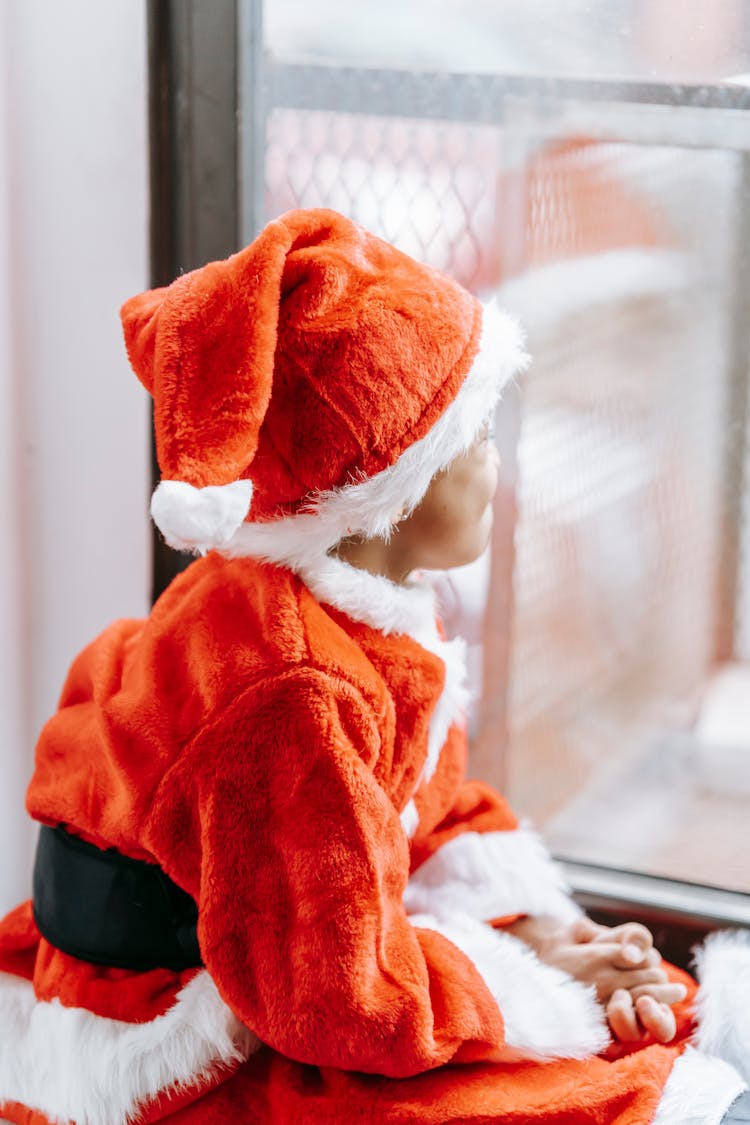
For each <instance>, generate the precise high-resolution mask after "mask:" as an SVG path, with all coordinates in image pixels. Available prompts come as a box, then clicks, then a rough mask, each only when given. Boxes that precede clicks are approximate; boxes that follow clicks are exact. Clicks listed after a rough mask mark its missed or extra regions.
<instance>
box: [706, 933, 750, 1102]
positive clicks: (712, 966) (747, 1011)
mask: <svg viewBox="0 0 750 1125" xmlns="http://www.w3.org/2000/svg"><path fill="white" fill-rule="evenodd" d="M695 963H696V968H697V976H698V980H699V981H700V988H699V990H698V995H697V998H696V1013H697V1016H698V1030H697V1032H696V1034H695V1042H696V1045H697V1046H698V1048H699V1049H700V1050H701V1051H702V1052H703V1053H704V1054H707V1055H716V1056H717V1057H718V1058H720V1059H723V1060H724V1061H725V1062H727V1063H729V1064H730V1065H731V1066H733V1067H735V1068H736V1069H737V1070H738V1071H739V1073H740V1074H741V1075H742V1077H743V1078H744V1080H745V1082H746V1083H747V1084H748V1085H750V932H747V931H722V932H719V933H715V934H711V935H710V937H708V938H707V939H706V941H705V943H704V945H703V946H702V947H700V948H699V949H698V950H696V956H695Z"/></svg>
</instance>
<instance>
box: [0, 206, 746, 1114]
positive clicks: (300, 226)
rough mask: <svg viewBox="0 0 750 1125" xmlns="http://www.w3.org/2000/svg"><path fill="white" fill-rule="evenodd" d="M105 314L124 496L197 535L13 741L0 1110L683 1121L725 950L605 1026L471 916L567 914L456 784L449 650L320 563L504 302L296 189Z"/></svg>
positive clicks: (694, 1105) (717, 1110) (702, 1104)
mask: <svg viewBox="0 0 750 1125" xmlns="http://www.w3.org/2000/svg"><path fill="white" fill-rule="evenodd" d="M122 315H123V323H124V328H125V337H126V342H127V347H128V352H129V355H130V359H131V362H132V365H133V367H134V369H135V372H136V374H137V375H138V377H139V378H140V379H141V381H142V382H143V383H144V384H145V386H146V387H147V389H148V390H149V391H150V393H151V394H152V395H153V398H154V417H155V428H156V437H157V452H158V457H159V464H160V467H161V472H162V483H161V484H160V485H159V488H158V489H157V491H156V493H155V495H154V500H153V504H152V511H153V513H154V518H155V519H156V521H157V523H158V524H159V526H160V527H161V529H162V531H163V533H164V535H165V537H166V539H167V541H168V542H170V543H171V544H172V545H174V546H176V547H179V548H183V549H185V548H187V549H193V550H194V551H196V552H197V553H199V554H200V555H201V557H200V558H198V559H197V561H195V562H193V563H192V565H191V566H190V567H189V568H188V569H187V570H186V571H185V572H184V573H183V574H181V575H180V576H179V577H178V578H177V579H176V580H175V581H174V582H173V583H172V585H171V586H170V587H169V589H168V590H167V591H166V592H165V593H164V594H163V595H162V597H161V598H160V599H159V601H158V602H157V603H156V605H155V607H154V609H153V611H152V613H151V615H150V616H149V617H148V619H147V620H145V621H141V620H124V621H118V622H116V623H115V624H114V625H112V626H111V627H110V628H108V629H107V630H105V632H104V633H102V635H101V636H100V637H98V638H97V639H96V640H95V641H93V642H92V644H91V645H90V646H89V647H88V648H86V649H85V650H84V651H83V652H82V653H81V654H80V656H79V657H78V658H77V659H76V660H75V661H74V663H73V666H72V668H71V670H70V673H69V675H68V678H67V681H66V683H65V686H64V689H63V692H62V696H61V699H60V706H59V710H58V712H57V714H56V715H54V717H53V718H52V719H51V720H50V721H49V722H48V724H47V725H46V726H45V728H44V730H43V732H42V735H41V737H40V740H39V744H38V748H37V753H36V766H35V771H34V775H33V779H32V782H31V785H30V788H29V793H28V808H29V811H30V813H31V815H32V816H33V817H34V818H36V819H37V820H38V821H40V822H41V824H42V826H43V827H42V829H41V836H40V846H39V854H38V858H37V865H36V873H35V886H34V901H33V905H32V903H31V902H29V903H25V904H23V905H21V906H19V907H18V908H17V909H16V910H15V911H14V912H12V913H11V914H10V915H9V916H8V917H7V918H5V920H4V921H3V922H2V923H1V924H0V1117H2V1118H5V1119H7V1120H8V1121H12V1122H15V1123H17V1125H47V1123H50V1122H55V1123H59V1125H63V1123H64V1125H70V1123H74V1125H120V1123H124V1122H143V1123H146V1122H154V1121H160V1120H162V1119H168V1120H169V1121H170V1122H174V1123H175V1125H177V1123H183V1122H184V1123H191V1125H193V1123H196V1125H197V1123H200V1125H219V1123H221V1125H225V1123H226V1122H232V1123H237V1125H245V1123H247V1125H251V1123H252V1125H255V1123H266V1122H273V1123H275V1122H282V1123H283V1122H295V1123H299V1125H301V1123H305V1122H325V1123H333V1125H337V1123H338V1125H344V1123H347V1125H348V1123H350V1122H352V1121H356V1120H362V1121H368V1122H412V1121H414V1122H417V1121H418V1122H432V1123H433V1125H445V1123H446V1122H467V1123H476V1125H479V1123H480V1122H495V1121H497V1122H506V1123H510V1125H522V1123H523V1125H527V1123H529V1122H535V1121H539V1122H550V1123H555V1125H563V1123H566V1125H574V1123H575V1125H585V1123H591V1125H593V1123H597V1125H601V1123H604V1122H615V1123H617V1125H642V1123H646V1122H650V1121H655V1122H658V1123H659V1125H677V1123H680V1125H685V1123H686V1122H688V1121H689V1122H694V1123H695V1125H698V1123H702V1125H711V1123H714V1122H718V1121H719V1120H720V1118H721V1116H722V1114H723V1112H724V1111H725V1110H726V1108H727V1106H729V1104H730V1103H731V1102H732V1101H733V1100H734V1099H735V1098H736V1097H737V1095H738V1094H739V1093H740V1092H741V1091H742V1090H743V1089H744V1087H745V1078H746V1077H747V1075H748V1071H750V1065H749V1064H748V1051H749V1050H750V1025H749V1023H748V1018H749V1017H748V1010H750V946H748V944H747V942H745V941H743V939H742V938H741V937H726V936H721V935H720V936H718V937H716V938H714V939H713V940H712V941H711V942H710V943H709V945H708V947H707V948H706V950H705V951H704V952H703V954H702V955H701V956H702V965H701V987H700V990H699V991H698V995H697V1000H696V997H695V986H694V985H693V984H692V982H690V995H689V997H688V1000H687V1001H686V1002H685V1004H683V1005H682V1006H681V1007H680V1009H679V1020H678V1023H679V1031H678V1037H677V1039H676V1040H675V1042H674V1043H671V1044H669V1045H667V1046H662V1045H659V1044H656V1043H654V1042H653V1041H649V1040H648V1039H646V1040H644V1042H643V1044H640V1045H639V1046H638V1047H637V1048H634V1047H632V1046H631V1047H625V1046H622V1045H617V1044H613V1043H611V1041H610V1037H609V1034H608V1028H607V1024H606V1020H605V1017H604V1012H603V1010H602V1008H601V1006H600V1005H599V1004H598V1003H597V1001H596V999H595V996H594V995H593V993H592V991H591V990H589V989H587V988H586V987H585V986H584V985H582V984H581V983H579V982H578V981H576V980H574V979H573V978H572V977H569V976H568V975H567V974H566V973H564V972H562V971H561V970H558V969H554V968H551V967H550V966H548V965H546V964H543V963H542V962H541V961H540V960H538V959H537V957H536V956H535V955H534V953H533V952H532V951H531V950H530V949H529V948H528V947H526V946H525V945H524V944H523V943H522V942H520V941H519V940H517V939H516V938H515V937H513V936H512V935H511V934H510V933H508V932H504V925H507V921H508V919H513V918H517V917H518V916H520V915H537V914H546V915H552V916H557V917H559V918H560V919H571V918H575V917H576V914H577V908H576V907H575V905H574V904H573V902H572V900H571V899H570V897H569V896H568V893H567V891H566V888H565V886H564V883H563V881H562V879H561V877H560V874H559V872H558V870H557V869H556V867H555V866H554V864H553V863H552V862H551V860H550V859H549V857H548V856H547V855H546V853H545V852H544V849H543V848H542V846H541V844H540V843H539V841H538V840H537V839H536V837H535V836H534V835H533V833H532V832H530V831H529V830H528V829H526V828H524V827H520V826H519V824H518V822H517V820H516V818H515V816H514V815H513V813H512V812H511V810H510V809H509V808H508V806H507V805H506V804H505V802H504V801H503V800H502V798H501V797H499V796H498V795H497V794H495V793H494V792H493V791H491V790H490V789H489V788H488V787H487V786H485V785H483V784H481V783H478V782H470V781H467V780H465V777H464V770H465V758H466V745H465V735H464V729H463V714H462V711H463V705H464V702H465V690H466V687H465V684H464V669H463V657H462V648H461V644H460V642H458V641H450V642H449V641H447V640H445V639H444V638H443V636H442V634H441V632H440V629H439V626H438V624H437V622H436V616H435V612H436V611H435V605H434V602H433V597H432V594H431V592H430V590H429V588H428V587H427V586H423V585H421V584H420V583H419V582H418V581H413V582H410V583H407V584H406V585H396V584H394V583H392V582H390V581H389V580H387V579H386V578H383V577H378V576H376V575H373V574H370V573H368V572H366V571H362V570H358V569H355V568H353V567H351V566H349V565H347V564H346V563H345V562H343V561H341V560H340V559H338V558H336V557H335V556H333V555H332V554H331V549H332V548H333V547H334V546H335V545H336V544H337V543H338V542H339V541H340V540H341V539H342V538H344V537H346V536H347V535H350V534H352V533H355V532H356V533H359V534H362V535H364V536H377V535H382V534H385V533H387V532H388V528H389V522H390V520H391V518H392V514H393V512H394V510H395V509H396V508H398V507H401V508H405V509H406V510H410V509H412V508H413V507H414V506H415V505H416V504H418V502H419V501H420V499H421V498H422V497H423V496H424V494H425V492H426V490H427V488H428V485H429V483H430V481H431V480H432V478H433V477H434V476H435V474H436V473H437V472H439V471H440V470H441V469H443V468H445V467H446V466H448V465H449V464H450V463H451V461H452V460H453V459H454V458H455V457H456V456H457V455H459V454H460V453H462V452H463V451H465V450H467V449H468V448H469V447H470V446H471V445H472V443H473V442H474V441H475V439H476V437H477V434H478V433H479V432H480V430H481V429H482V427H483V425H484V424H485V422H486V420H487V418H488V416H489V415H490V413H491V412H492V411H493V409H494V407H495V405H496V403H497V400H498V398H499V396H500V394H501V391H502V387H503V385H504V384H505V383H506V382H507V381H508V380H509V379H511V378H512V377H513V375H514V373H515V372H517V371H518V370H519V369H520V368H521V367H522V366H523V363H524V361H525V357H524V353H523V345H522V340H521V337H520V334H519V330H518V328H517V326H516V325H515V323H514V322H513V321H512V320H510V319H509V318H507V317H505V316H503V314H501V313H499V312H497V311H496V310H492V309H484V308H483V307H482V306H481V305H480V303H479V302H478V301H477V300H476V299H475V298H474V297H472V296H471V295H469V294H468V293H467V292H466V291H465V290H463V289H462V288H461V287H460V286H459V285H457V284H456V283H455V282H453V281H451V280H450V279H448V278H446V277H444V276H442V275H441V274H438V273H436V272H435V271H433V270H430V269H427V268H426V267H424V266H422V265H419V264H417V263H416V262H414V261H412V260H411V259H409V258H407V257H406V256H404V255H403V254H401V253H399V252H398V251H396V250H395V249H394V248H393V247H391V246H389V245H387V244H385V243H383V242H381V241H380V240H378V239H377V238H374V237H373V236H371V235H369V234H367V233H366V232H365V231H363V230H362V229H361V228H360V227H358V226H356V225H355V224H353V223H351V222H349V221H348V220H346V219H344V218H342V217H341V216H339V215H337V214H335V213H333V212H329V211H309V212H291V213H289V214H287V215H285V216H283V217H282V218H280V219H278V220H276V221H274V222H272V223H271V224H270V225H269V226H268V227H267V228H266V229H265V230H264V231H263V233H262V234H261V235H260V236H259V237H258V239H256V241H255V242H253V243H252V245H251V246H249V247H248V248H246V249H245V250H243V251H242V252H241V253H239V254H236V255H235V256H233V257H232V258H229V259H228V260H227V261H225V262H216V263H212V264H210V265H208V266H206V267H204V268H203V269H200V270H197V271H195V272H193V273H190V274H187V275H185V276H183V277H180V278H179V279H178V280H177V281H175V282H174V283H173V284H172V285H170V286H169V287H167V288H163V289H158V290H154V291H151V292H148V293H145V294H142V295H141V296H138V297H136V298H134V299H132V300H131V301H129V302H127V303H126V305H125V306H124V308H123V313H122ZM671 973H672V976H673V978H680V979H686V980H687V979H688V978H684V977H683V976H682V975H681V974H680V973H679V971H678V970H671ZM696 1012H697V1016H696Z"/></svg>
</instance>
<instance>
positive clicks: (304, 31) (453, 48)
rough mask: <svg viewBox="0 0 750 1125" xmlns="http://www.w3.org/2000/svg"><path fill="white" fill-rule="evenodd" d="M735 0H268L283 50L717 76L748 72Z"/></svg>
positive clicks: (702, 78)
mask: <svg viewBox="0 0 750 1125" xmlns="http://www.w3.org/2000/svg"><path fill="white" fill-rule="evenodd" d="M749 28H750V12H749V10H748V5H747V4H746V3H743V0H609V2H604V3H601V2H597V3H592V2H590V0H566V2H565V3H560V2H559V0H504V2H503V0H471V2H466V0H443V2H442V3H440V4H439V5H436V4H435V3H434V0H357V2H354V3H349V4H341V3H339V2H338V0H319V2H318V3H316V4H310V3H308V2H307V0H267V3H266V4H265V29H266V30H265V38H266V44H267V46H268V47H270V49H271V50H272V51H273V52H274V53H276V54H278V55H280V56H283V57H287V58H288V57H295V58H301V57H305V58H308V59H314V60H317V61H337V62H351V63H354V64H357V65H366V66H394V67H407V68H425V69H437V70H445V69H449V70H457V71H463V72H470V73H496V74H558V75H568V76H575V77H585V76H602V77H604V76H606V77H623V78H634V79H635V78H637V79H648V80H649V81H654V80H656V81H665V82H698V83H700V82H707V81H717V80H720V79H723V78H727V77H728V76H731V75H736V74H741V73H743V72H745V71H748V70H750V31H749Z"/></svg>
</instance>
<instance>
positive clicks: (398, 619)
mask: <svg viewBox="0 0 750 1125" xmlns="http://www.w3.org/2000/svg"><path fill="white" fill-rule="evenodd" d="M297 573H298V574H299V576H300V578H301V579H302V581H303V582H304V583H305V585H306V586H307V588H308V589H309V590H310V592H311V593H312V594H313V595H314V596H315V598H316V599H317V600H318V601H319V602H323V603H324V604H325V605H331V606H333V607H334V608H335V609H340V610H341V612H342V613H345V614H346V616H347V617H351V619H352V620H353V621H361V622H363V624H365V625H370V626H371V627H372V628H373V629H377V630H378V632H380V633H384V634H385V635H386V636H388V635H389V634H391V633H407V634H408V635H409V636H411V637H414V639H415V640H419V635H420V634H425V633H429V632H430V631H431V630H434V628H435V613H436V608H435V593H434V591H433V590H432V588H431V587H430V586H428V585H426V584H424V583H422V582H419V581H416V580H415V581H411V582H408V583H406V584H404V585H402V586H400V585H398V584H397V583H395V582H391V581H390V579H388V578H384V577H382V576H381V575H379V574H371V573H370V572H369V571H367V570H360V569H359V568H358V567H354V566H350V564H349V563H346V562H344V561H343V560H342V559H338V558H335V557H334V556H332V555H324V556H323V557H322V558H319V559H317V560H315V561H314V562H313V561H310V562H308V563H305V564H304V565H303V566H300V567H299V568H298V570H297Z"/></svg>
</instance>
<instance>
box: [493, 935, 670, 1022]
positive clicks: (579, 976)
mask: <svg viewBox="0 0 750 1125" xmlns="http://www.w3.org/2000/svg"><path fill="white" fill-rule="evenodd" d="M509 931H510V932H511V933H513V934H514V935H515V936H516V937H519V938H521V940H522V941H525V942H526V943H527V944H528V945H530V946H531V947H532V948H533V949H534V950H535V952H536V954H537V956H538V957H539V958H540V960H542V961H545V962H546V963H547V964H548V965H554V966H555V967H556V968H558V969H564V970H565V972H567V973H569V974H570V975H571V976H572V977H575V979H576V980H580V981H581V982H582V983H583V984H587V985H591V986H593V987H594V988H595V989H596V995H597V999H598V1000H599V1001H600V1003H601V1004H603V1005H604V1006H605V1008H606V1011H607V1018H608V1019H609V1023H610V1027H611V1028H612V1031H613V1033H614V1035H615V1036H616V1037H617V1038H618V1039H621V1040H622V1041H624V1042H632V1041H634V1040H635V1039H640V1038H642V1037H643V1035H644V1033H645V1032H650V1033H651V1034H652V1035H653V1036H654V1038H655V1039H657V1040H658V1041H659V1042H661V1043H666V1042H669V1040H670V1039H672V1038H673V1037H674V1034H675V1030H676V1024H675V1020H674V1015H673V1013H672V1011H671V1008H670V1005H671V1004H676V1003H677V1002H678V1001H680V1000H683V999H684V998H685V995H686V990H685V986H684V985H682V984H672V983H670V982H669V980H668V977H667V974H666V972H665V971H664V969H661V968H659V967H658V966H659V963H660V961H661V958H660V956H659V954H658V952H657V951H656V950H655V949H654V948H653V939H652V937H651V934H650V933H649V931H648V930H647V929H646V927H645V926H639V925H636V924H628V925H625V926H617V927H615V928H614V929H608V928H607V927H606V926H598V925H596V923H594V922H591V921H590V920H589V919H588V918H582V919H580V920H578V921H577V922H574V923H573V924H572V925H569V926H566V925H562V924H561V923H559V922H557V921H556V920H554V919H551V918H523V919H521V920H520V921H519V922H515V923H514V924H513V925H512V926H510V927H509Z"/></svg>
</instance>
